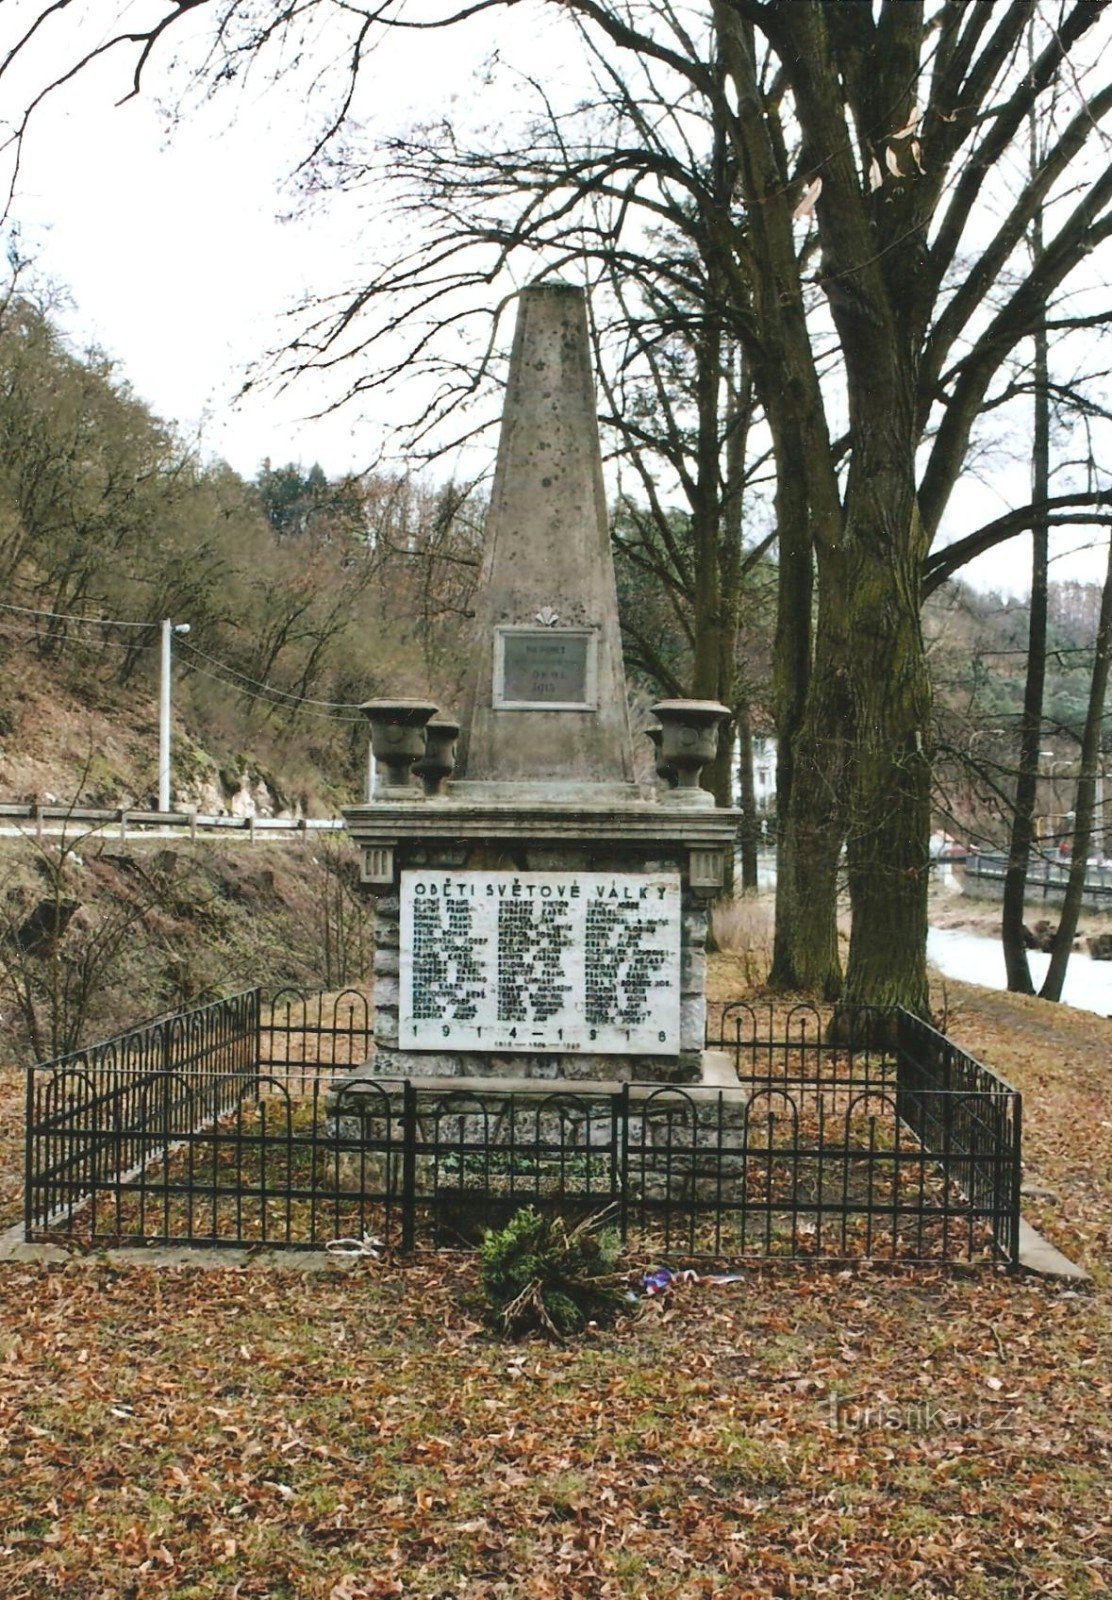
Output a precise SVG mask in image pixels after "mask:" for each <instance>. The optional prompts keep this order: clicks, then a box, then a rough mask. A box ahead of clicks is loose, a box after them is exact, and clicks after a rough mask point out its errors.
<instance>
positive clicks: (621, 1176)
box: [614, 1083, 629, 1244]
mask: <svg viewBox="0 0 1112 1600" xmlns="http://www.w3.org/2000/svg"><path fill="white" fill-rule="evenodd" d="M614 1099H615V1100H616V1101H617V1115H618V1120H619V1122H620V1124H621V1126H620V1129H619V1143H618V1158H619V1159H618V1184H619V1190H618V1232H619V1235H620V1236H621V1241H622V1243H623V1244H625V1242H626V1238H627V1235H628V1233H629V1084H628V1083H623V1084H622V1087H621V1090H620V1092H619V1093H618V1094H617V1095H615V1096H614Z"/></svg>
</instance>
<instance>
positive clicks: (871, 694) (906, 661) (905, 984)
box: [838, 374, 931, 1016]
mask: <svg viewBox="0 0 1112 1600" xmlns="http://www.w3.org/2000/svg"><path fill="white" fill-rule="evenodd" d="M891 376H892V378H893V380H894V381H892V382H891V385H890V388H889V391H888V392H889V394H894V395H899V394H900V393H901V392H902V394H903V396H904V397H905V398H907V397H909V395H910V392H911V390H910V385H904V384H903V383H901V379H900V376H898V375H895V374H893V375H891ZM903 410H904V408H903V407H899V406H893V405H889V406H888V407H887V409H886V410H885V411H884V412H881V413H873V414H872V415H870V416H869V417H868V418H863V419H862V423H861V426H860V427H859V430H858V437H859V440H860V443H859V447H858V451H857V454H856V455H855V456H854V461H853V466H852V468H851V472H850V481H849V485H848V490H847V517H846V538H845V562H844V568H843V571H842V572H841V573H840V574H839V580H840V581H839V582H838V593H839V595H840V596H842V597H843V599H844V604H845V610H846V619H845V637H846V638H847V639H850V640H852V644H853V648H852V651H850V652H849V653H848V654H847V660H846V677H847V681H848V688H849V694H850V697H851V700H852V704H853V718H854V739H853V756H852V778H851V783H850V799H849V812H848V818H847V831H846V862H847V868H848V879H849V894H850V905H851V908H852V915H853V929H852V933H851V936H850V948H849V960H848V963H847V968H846V987H845V997H844V998H845V1003H846V1005H847V1006H855V1005H869V1006H880V1007H887V1006H892V1005H901V1006H905V1007H906V1008H907V1009H908V1010H909V1011H914V1012H916V1013H918V1014H919V1015H921V1016H927V1015H928V1014H929V1004H928V998H929V997H928V986H927V965H926V944H927V891H928V887H929V878H930V871H929V869H930V848H929V836H930V799H931V763H930V750H929V739H930V722H931V693H930V678H929V675H928V671H927V663H926V654H925V651H924V648H923V636H922V631H921V628H920V622H919V611H920V603H921V594H920V585H921V577H920V574H921V571H922V559H923V551H922V537H921V532H920V528H919V515H918V508H917V505H916V498H915V485H914V481H913V478H912V455H913V453H912V451H911V450H910V449H909V448H907V439H906V436H905V434H904V429H905V426H906V420H907V416H909V415H910V405H909V404H908V406H907V410H906V412H905V413H904V414H903V415H901V412H902V411H903Z"/></svg>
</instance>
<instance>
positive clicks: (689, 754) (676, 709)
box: [650, 700, 730, 796]
mask: <svg viewBox="0 0 1112 1600" xmlns="http://www.w3.org/2000/svg"><path fill="white" fill-rule="evenodd" d="M650 709H651V711H652V714H653V716H654V717H656V718H657V719H658V720H659V722H660V730H661V737H660V762H661V765H664V766H668V767H671V768H672V769H673V770H674V771H675V773H676V788H677V790H678V792H679V794H680V795H682V796H688V795H690V794H691V793H692V791H693V790H697V789H698V788H699V774H700V773H701V772H702V770H703V768H704V767H705V766H706V764H707V762H708V761H713V760H714V757H715V752H716V751H717V749H718V725H719V723H720V722H723V721H724V720H725V719H726V718H727V717H728V716H729V715H730V713H729V709H728V708H727V707H726V706H724V705H720V704H719V702H718V701H717V700H658V701H657V703H656V705H655V706H652V707H651V708H650ZM658 770H659V767H658Z"/></svg>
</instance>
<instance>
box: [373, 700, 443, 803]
mask: <svg viewBox="0 0 1112 1600" xmlns="http://www.w3.org/2000/svg"><path fill="white" fill-rule="evenodd" d="M359 709H360V711H361V712H362V713H363V715H364V716H365V717H366V719H367V721H368V722H369V723H370V725H371V749H372V751H373V752H374V758H375V761H376V762H377V763H378V764H379V766H381V767H382V768H384V770H385V775H386V782H385V784H384V787H385V788H388V789H403V790H408V788H409V779H410V770H411V768H412V766H413V763H414V762H415V761H419V760H420V758H421V757H422V756H423V755H424V753H425V724H426V723H427V722H428V721H429V719H430V717H434V716H435V715H436V710H437V708H436V706H434V705H429V703H428V702H427V701H425V700H366V701H364V703H363V704H362V705H361V706H360V707H359Z"/></svg>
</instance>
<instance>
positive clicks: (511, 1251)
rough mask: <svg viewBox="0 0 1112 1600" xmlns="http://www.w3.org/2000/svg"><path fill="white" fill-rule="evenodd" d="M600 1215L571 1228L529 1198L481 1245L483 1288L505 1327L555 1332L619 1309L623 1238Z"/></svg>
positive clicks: (574, 1330)
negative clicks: (618, 1266) (617, 1265)
mask: <svg viewBox="0 0 1112 1600" xmlns="http://www.w3.org/2000/svg"><path fill="white" fill-rule="evenodd" d="M601 1221H602V1219H601V1218H600V1217H586V1218H584V1219H583V1221H582V1222H579V1223H577V1224H576V1226H575V1227H573V1228H570V1229H569V1228H568V1226H567V1224H566V1223H565V1222H564V1220H563V1219H562V1218H561V1217H546V1216H542V1215H541V1213H540V1212H538V1211H535V1210H534V1209H533V1207H532V1206H526V1207H524V1208H523V1209H522V1210H520V1211H516V1212H515V1213H514V1215H513V1216H512V1217H511V1218H510V1220H509V1222H508V1223H507V1224H506V1226H505V1227H504V1228H500V1229H498V1230H497V1231H495V1230H488V1231H487V1233H486V1235H485V1237H484V1239H483V1245H482V1251H481V1259H482V1275H483V1292H484V1294H485V1295H486V1299H487V1304H488V1306H489V1308H490V1311H491V1314H492V1315H493V1317H494V1318H495V1320H496V1321H497V1323H498V1325H499V1327H500V1328H501V1330H502V1332H503V1333H506V1334H509V1335H511V1336H514V1335H517V1334H520V1333H526V1332H528V1331H529V1330H530V1329H532V1328H540V1329H542V1330H543V1331H544V1332H545V1333H548V1334H551V1335H552V1336H553V1337H554V1338H557V1339H561V1338H563V1337H564V1336H565V1335H566V1334H570V1333H577V1332H578V1331H579V1330H580V1329H581V1328H583V1327H584V1326H585V1325H586V1324H587V1322H588V1320H590V1319H592V1318H594V1319H595V1320H598V1319H599V1318H601V1317H603V1316H605V1315H607V1314H608V1313H611V1312H613V1310H614V1309H615V1308H616V1307H617V1306H618V1304H619V1303H620V1302H621V1300H622V1299H623V1296H624V1285H623V1281H622V1279H621V1278H620V1277H619V1275H618V1274H617V1273H616V1271H615V1263H616V1261H617V1257H618V1252H619V1250H620V1248H621V1241H620V1239H619V1237H618V1234H617V1232H616V1231H615V1230H614V1229H612V1228H603V1227H602V1226H601Z"/></svg>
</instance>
